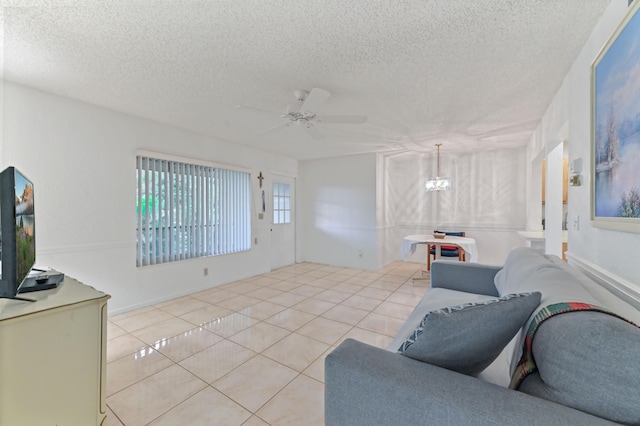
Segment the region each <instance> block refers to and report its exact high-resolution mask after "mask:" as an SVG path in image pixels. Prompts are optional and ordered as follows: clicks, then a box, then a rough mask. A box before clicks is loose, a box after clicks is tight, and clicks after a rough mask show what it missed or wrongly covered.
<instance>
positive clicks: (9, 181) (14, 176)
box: [0, 167, 36, 298]
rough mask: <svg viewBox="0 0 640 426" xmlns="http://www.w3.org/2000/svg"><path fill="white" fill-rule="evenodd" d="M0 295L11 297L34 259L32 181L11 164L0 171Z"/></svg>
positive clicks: (27, 272)
mask: <svg viewBox="0 0 640 426" xmlns="http://www.w3.org/2000/svg"><path fill="white" fill-rule="evenodd" d="M0 240H1V244H0V250H1V252H0V257H1V259H2V268H1V269H2V278H1V279H0V297H9V298H13V297H15V296H16V294H17V293H18V292H19V288H20V286H21V285H22V284H23V283H24V282H25V278H27V276H28V275H29V272H30V271H31V268H32V267H33V265H34V263H35V261H36V226H35V214H34V197H33V183H32V182H31V181H30V180H29V179H27V178H26V177H25V176H24V175H23V174H22V173H20V172H19V171H18V170H17V169H16V168H15V167H8V168H7V169H5V170H4V171H3V172H2V173H0Z"/></svg>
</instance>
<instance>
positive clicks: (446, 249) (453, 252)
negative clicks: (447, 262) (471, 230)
mask: <svg viewBox="0 0 640 426" xmlns="http://www.w3.org/2000/svg"><path fill="white" fill-rule="evenodd" d="M433 232H439V233H444V234H446V235H450V236H452V237H464V236H465V233H464V231H462V232H441V231H433ZM428 249H429V252H428V253H427V271H430V270H431V256H433V260H435V259H436V246H435V245H431V244H430V245H429V247H428ZM440 256H441V257H457V258H458V260H459V261H460V262H464V261H465V259H466V258H465V253H464V250H462V249H461V248H460V247H458V246H445V245H443V246H440Z"/></svg>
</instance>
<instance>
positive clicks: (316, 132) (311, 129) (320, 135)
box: [303, 126, 324, 141]
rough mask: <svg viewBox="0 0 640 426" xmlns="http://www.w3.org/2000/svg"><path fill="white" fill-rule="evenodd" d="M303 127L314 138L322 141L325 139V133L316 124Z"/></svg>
mask: <svg viewBox="0 0 640 426" xmlns="http://www.w3.org/2000/svg"><path fill="white" fill-rule="evenodd" d="M303 128H304V130H305V131H306V132H307V133H308V134H309V136H311V137H312V138H313V139H314V140H316V141H320V140H322V139H324V134H323V133H322V132H321V131H320V130H318V128H317V127H316V126H303Z"/></svg>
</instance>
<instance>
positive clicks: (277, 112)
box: [235, 105, 284, 117]
mask: <svg viewBox="0 0 640 426" xmlns="http://www.w3.org/2000/svg"><path fill="white" fill-rule="evenodd" d="M235 109H239V110H247V111H252V112H259V113H268V114H269V115H278V116H280V117H282V116H283V115H284V113H283V112H281V111H274V110H272V109H265V108H256V107H248V106H242V105H236V106H235Z"/></svg>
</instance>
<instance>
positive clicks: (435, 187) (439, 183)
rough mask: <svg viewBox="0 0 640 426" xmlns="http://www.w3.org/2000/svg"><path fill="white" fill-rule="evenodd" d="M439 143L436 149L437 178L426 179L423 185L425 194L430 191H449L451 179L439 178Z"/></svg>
mask: <svg viewBox="0 0 640 426" xmlns="http://www.w3.org/2000/svg"><path fill="white" fill-rule="evenodd" d="M441 145H442V144H441V143H437V144H436V146H437V147H438V166H437V176H435V177H430V178H427V181H426V182H425V185H424V190H425V191H426V192H431V191H448V190H450V189H451V178H448V177H441V176H440V146H441Z"/></svg>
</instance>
